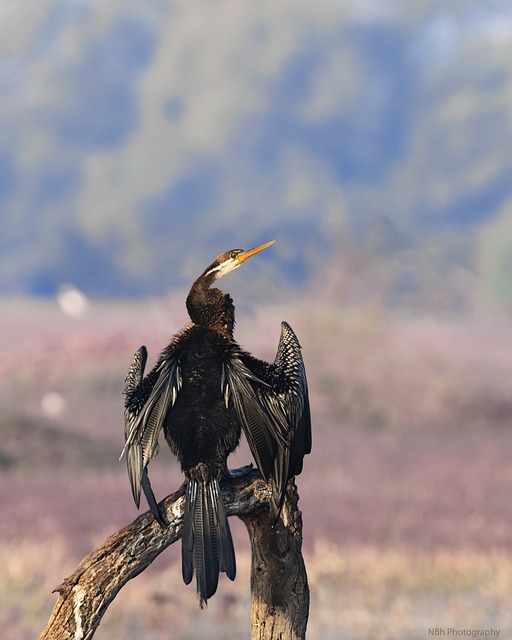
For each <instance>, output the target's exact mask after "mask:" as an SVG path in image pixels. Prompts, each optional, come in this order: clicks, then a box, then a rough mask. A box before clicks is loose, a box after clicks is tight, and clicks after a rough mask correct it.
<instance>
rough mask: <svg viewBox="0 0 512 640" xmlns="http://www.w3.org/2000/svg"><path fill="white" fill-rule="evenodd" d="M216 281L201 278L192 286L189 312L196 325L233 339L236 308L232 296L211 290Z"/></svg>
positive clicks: (209, 278) (206, 277) (207, 277)
mask: <svg viewBox="0 0 512 640" xmlns="http://www.w3.org/2000/svg"><path fill="white" fill-rule="evenodd" d="M214 281H215V278H213V277H211V276H204V275H203V276H201V277H199V278H198V279H197V280H196V281H195V282H194V284H193V285H192V287H191V289H190V291H189V294H188V296H187V302H186V304H187V311H188V313H189V316H190V319H191V320H192V322H193V323H194V324H198V325H200V326H202V327H207V328H209V329H213V330H214V331H218V332H219V333H222V334H224V335H227V336H229V337H233V331H234V327H235V307H234V305H233V300H232V299H231V296H230V295H229V294H227V293H224V292H222V291H221V290H220V289H216V288H213V289H210V286H211V285H212V284H213V282H214Z"/></svg>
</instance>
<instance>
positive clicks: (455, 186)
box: [0, 0, 512, 640]
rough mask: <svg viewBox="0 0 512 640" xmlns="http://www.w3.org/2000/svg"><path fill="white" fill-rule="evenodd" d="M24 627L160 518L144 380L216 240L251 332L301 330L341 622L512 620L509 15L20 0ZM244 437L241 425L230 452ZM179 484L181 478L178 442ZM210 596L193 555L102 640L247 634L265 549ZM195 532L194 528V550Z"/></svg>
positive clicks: (13, 293)
mask: <svg viewBox="0 0 512 640" xmlns="http://www.w3.org/2000/svg"><path fill="white" fill-rule="evenodd" d="M0 16H1V20H0V86H1V92H2V100H1V101H0V203H1V208H0V222H1V234H0V373H1V384H0V434H1V438H0V477H1V483H0V486H1V489H0V506H1V511H2V518H0V557H1V565H2V567H3V570H2V577H1V578H0V594H1V597H0V627H1V628H2V629H5V633H6V634H7V635H6V637H9V638H13V639H14V640H18V639H23V640H24V639H25V638H27V639H28V638H33V637H36V636H37V634H38V633H40V632H41V631H42V629H43V627H44V625H45V623H46V620H47V619H48V617H49V615H50V612H51V609H52V606H53V604H54V602H55V595H52V594H51V591H52V589H54V588H55V587H56V586H57V585H58V584H60V582H61V581H62V580H63V578H64V577H65V576H67V575H68V574H70V573H71V572H72V571H73V570H74V568H75V567H76V564H77V563H78V561H79V560H80V559H81V558H82V557H83V556H84V555H85V554H87V553H89V552H90V551H91V550H92V549H93V548H94V547H95V546H97V545H98V544H99V543H100V542H101V541H102V540H103V539H104V538H105V537H106V536H107V535H109V534H110V533H112V532H114V531H115V530H117V529H118V528H120V527H122V526H124V525H125V524H127V523H128V522H130V521H131V520H132V519H133V518H134V517H135V516H136V515H137V512H136V509H135V507H134V505H133V503H132V499H131V493H130V489H129V484H128V480H127V477H126V472H125V466H124V462H118V457H119V453H120V451H121V449H122V445H123V442H122V440H123V420H122V410H123V398H122V395H121V390H122V386H123V381H124V376H125V373H126V370H127V367H128V365H129V363H130V360H131V356H132V353H133V352H134V351H135V350H136V349H137V348H138V347H139V345H140V344H146V345H147V346H148V349H149V351H150V360H151V362H150V364H151V363H152V362H154V359H155V358H156V357H157V355H158V353H159V351H160V350H161V349H162V348H163V346H165V345H166V343H167V342H168V340H169V339H170V338H171V337H172V335H173V334H174V333H176V332H178V331H179V330H180V329H181V328H182V327H183V326H184V325H185V324H186V323H187V322H188V318H187V314H186V310H185V305H184V299H185V296H186V293H187V290H188V287H189V286H190V284H191V283H192V281H193V280H194V279H195V278H196V277H197V276H198V275H199V274H200V273H201V272H202V271H203V269H204V268H205V267H206V266H207V265H208V264H210V263H211V262H212V260H213V259H214V258H215V256H216V255H217V254H219V253H221V252H222V251H225V250H227V249H231V248H236V247H240V248H246V249H247V248H250V247H252V246H255V245H257V244H260V243H262V242H265V241H268V240H271V239H276V241H277V242H276V244H275V245H274V246H273V247H272V248H271V249H269V250H268V251H266V252H265V253H264V254H261V255H260V256H258V257H256V258H255V259H254V260H251V261H250V262H249V263H247V265H246V266H244V268H243V269H241V270H239V271H237V272H236V273H235V274H232V275H230V276H229V278H226V280H225V281H222V288H224V290H226V291H229V292H230V293H231V294H232V295H233V297H234V300H235V305H236V308H237V321H238V324H237V334H236V335H237V339H238V340H239V342H240V343H241V344H242V345H243V346H244V347H245V348H247V349H248V350H250V351H251V352H253V353H254V355H256V356H258V357H261V358H265V359H268V360H272V359H273V356H274V353H275V349H276V346H277V342H278V339H279V331H280V326H279V323H280V321H281V320H283V319H286V320H287V321H289V322H290V323H291V324H292V326H293V327H294V329H295V330H296V332H297V333H298V335H299V338H300V340H301V342H302V344H303V348H304V357H305V359H306V365H307V369H308V375H309V380H310V393H311V401H312V411H313V422H314V425H313V426H314V450H313V453H312V454H311V455H310V456H309V458H308V459H307V461H306V465H305V469H304V472H303V475H302V476H301V477H300V478H299V479H298V485H299V492H300V494H301V508H302V509H303V514H304V523H305V524H304V546H305V556H306V562H307V565H308V571H309V578H310V586H311V592H312V606H311V616H310V625H309V637H311V638H318V639H319V640H320V639H321V640H331V639H333V640H334V639H336V640H340V639H342V640H343V639H356V640H365V639H370V638H376V637H379V638H382V639H384V640H385V639H386V638H390V639H391V638H397V637H400V638H403V639H405V640H413V639H423V638H426V637H428V635H429V629H448V628H456V629H491V628H494V629H499V630H500V631H501V635H500V637H507V635H509V634H512V613H511V611H512V607H510V592H511V589H512V558H511V556H510V553H511V550H512V534H511V530H512V505H511V504H510V500H509V499H508V496H509V495H510V491H511V490H512V469H511V465H510V459H511V456H512V436H511V434H510V424H511V422H512V395H511V389H512V330H511V327H510V320H511V316H512V277H511V274H512V154H511V149H512V6H511V5H510V3H509V2H508V1H507V0H494V1H492V0H488V1H486V0H475V1H473V0H462V1H458V0H451V1H450V2H437V1H436V0H416V2H414V3H410V2H405V1H404V0H395V1H392V0H390V1H389V2H387V3H382V2H380V1H379V0H364V1H360V2H348V1H347V0H318V1H317V2H314V3H312V2H305V1H302V0H298V1H296V2H289V1H288V0H274V2H266V1H261V2H257V3H240V2H237V1H235V0H217V1H216V2H208V1H206V0H205V1H193V2H188V3H185V2H173V1H170V0H148V1H147V2H145V3H136V2H131V1H128V2H122V3H121V2H116V1H115V0H103V1H102V2H97V1H95V0H59V1H53V0H37V2H36V1H35V0H19V1H18V2H16V3H5V2H4V3H2V6H1V7H0ZM248 456H249V454H248V450H247V448H246V447H245V446H244V445H242V447H241V449H240V452H239V453H237V454H236V459H235V460H234V461H233V465H232V466H235V465H236V464H243V463H244V462H246V461H247V457H248ZM151 477H152V482H153V485H154V487H155V489H156V493H157V495H158V497H159V498H163V497H164V496H165V495H167V494H168V493H170V492H172V491H174V490H175V489H177V488H178V486H179V485H180V484H181V481H182V477H181V474H180V470H179V468H178V467H177V464H176V462H175V461H174V460H173V458H172V456H171V455H170V453H168V452H167V451H165V450H164V447H162V452H161V454H160V456H159V459H157V460H155V461H154V462H153V463H152V468H151ZM232 526H233V530H234V536H235V542H236V546H237V558H238V564H239V572H238V573H239V575H238V577H237V581H236V582H235V583H234V584H231V583H229V584H228V582H227V581H221V583H220V585H219V591H218V593H217V595H216V596H215V598H214V599H212V601H211V603H209V606H208V610H206V611H203V612H201V613H200V614H199V613H198V611H197V607H198V605H197V601H196V596H195V590H194V588H193V587H190V588H186V587H185V586H184V585H183V584H182V582H181V577H180V565H179V548H177V549H174V548H173V549H170V550H168V551H166V552H165V553H164V554H163V557H160V558H159V559H158V560H157V561H156V562H155V563H154V565H153V566H152V567H150V568H149V569H148V570H147V571H146V572H145V573H144V574H143V575H141V576H139V577H138V578H136V579H135V580H134V581H133V582H132V583H130V584H128V585H127V586H126V587H125V588H124V589H123V590H122V592H121V593H120V595H119V596H118V598H117V599H116V601H115V602H114V603H113V605H112V606H111V608H110V609H109V610H108V612H107V614H106V616H105V618H104V620H103V622H102V625H101V626H100V628H99V630H98V632H97V634H96V637H97V638H100V639H102V638H105V639H106V638H147V639H150V640H152V639H159V640H160V639H164V638H165V639H167V638H171V637H172V638H180V639H185V638H197V637H201V635H207V636H208V637H209V638H246V637H247V633H248V627H249V606H250V601H249V600H250V593H249V553H250V546H249V543H248V540H247V534H246V531H245V529H244V527H243V525H241V523H239V522H238V521H235V520H233V523H232ZM178 546H179V545H177V547H178Z"/></svg>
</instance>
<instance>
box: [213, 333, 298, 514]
mask: <svg viewBox="0 0 512 640" xmlns="http://www.w3.org/2000/svg"><path fill="white" fill-rule="evenodd" d="M221 386H222V392H223V394H224V398H225V401H226V404H227V405H228V406H229V402H232V403H233V407H234V409H235V411H236V413H237V416H238V418H239V420H240V422H241V424H242V427H243V430H244V433H245V435H246V438H247V440H248V442H249V446H250V448H251V452H252V454H253V456H254V458H255V460H256V463H257V465H258V468H259V469H260V472H261V474H262V475H263V477H264V478H265V479H266V480H267V481H269V482H270V484H271V489H272V501H271V517H272V519H273V520H274V521H276V520H277V518H278V517H279V513H280V510H281V507H282V504H283V500H284V496H285V493H286V485H287V483H288V480H290V478H292V477H293V476H294V475H297V474H299V473H300V472H301V471H302V463H303V458H304V456H305V455H306V454H308V453H309V452H310V451H311V418H310V409H309V400H308V386H307V378H306V369H305V367H304V361H303V358H302V350H301V346H300V344H299V341H298V340H297V336H296V335H295V333H294V332H293V330H292V328H291V327H290V325H289V324H287V323H286V322H283V323H282V325H281V337H280V340H279V345H278V349H277V354H276V358H275V360H274V362H273V364H267V363H265V362H263V361H261V360H258V359H256V358H253V357H252V356H251V355H249V354H248V353H245V352H242V351H236V352H235V351H234V352H233V353H232V354H231V355H230V357H229V358H228V360H227V361H226V362H225V364H224V370H223V376H222V382H221Z"/></svg>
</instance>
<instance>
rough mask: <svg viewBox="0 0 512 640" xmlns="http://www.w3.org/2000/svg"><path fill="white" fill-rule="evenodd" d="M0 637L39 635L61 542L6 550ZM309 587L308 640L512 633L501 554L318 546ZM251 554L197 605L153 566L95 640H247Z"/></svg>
mask: <svg viewBox="0 0 512 640" xmlns="http://www.w3.org/2000/svg"><path fill="white" fill-rule="evenodd" d="M0 562H1V563H2V567H3V573H2V578H1V580H0V599H1V602H2V605H1V608H0V624H1V627H2V629H3V636H4V637H6V638H12V639H16V640H25V639H27V640H28V639H29V638H34V637H36V636H37V634H38V633H39V632H40V631H41V630H42V628H43V626H44V624H45V622H46V620H47V618H48V616H49V612H50V610H51V606H52V603H53V601H54V599H55V596H52V595H50V591H51V590H52V588H54V587H55V584H54V582H53V583H52V582H51V580H50V579H49V577H48V576H49V575H50V573H52V572H49V571H48V566H49V565H50V564H51V565H53V566H57V565H58V566H60V567H61V568H62V569H64V567H65V566H66V565H67V568H68V570H69V571H71V569H72V567H70V566H69V562H67V561H66V559H65V553H64V552H63V547H62V546H61V545H60V544H59V543H58V542H55V541H54V542H50V541H45V542H44V543H43V544H36V543H25V544H22V545H4V546H3V547H2V548H0ZM306 562H307V568H308V575H309V581H310V588H311V614H310V621H309V627H308V637H309V638H311V639H313V640H314V639H318V640H343V639H347V640H348V639H350V640H374V639H375V638H379V639H381V640H387V639H389V640H395V639H396V638H400V639H401V640H416V639H417V640H420V639H426V638H428V637H429V636H428V628H434V627H442V628H448V627H455V628H459V629H486V628H487V629H488V628H491V627H492V628H494V629H499V630H500V631H501V634H500V637H501V638H508V637H510V634H512V610H511V607H510V593H511V592H512V559H511V557H510V556H509V555H508V554H505V553H501V552H491V553H482V552H480V553H479V552H474V551H473V552H471V551H463V550H459V551H457V552H446V551H433V552H412V551H407V550H405V549H390V550H386V549H381V548H377V547H375V546H372V547H341V548H338V547H335V546H333V545H331V544H327V543H321V542H319V543H318V544H317V545H316V548H315V551H314V552H313V553H310V554H307V556H306ZM248 572H249V558H248V556H247V554H246V553H239V554H238V576H237V579H236V581H235V582H234V583H230V582H229V581H227V580H224V579H223V580H222V581H221V584H220V588H219V592H218V593H217V594H216V596H215V598H213V599H212V600H211V601H210V603H209V605H208V608H207V609H206V610H204V611H200V610H199V607H198V604H197V600H196V597H195V593H194V589H193V587H192V586H191V587H188V588H187V587H185V586H184V585H183V583H182V581H181V575H180V565H179V562H177V561H176V559H174V560H173V561H172V563H170V564H168V565H167V566H164V567H162V568H160V569H159V570H157V571H152V572H147V573H146V574H143V575H141V576H139V577H137V578H136V579H135V580H133V581H132V582H131V583H129V584H128V585H126V587H125V588H124V589H123V591H122V592H121V593H120V594H119V596H118V598H117V599H116V601H114V603H113V604H112V605H111V607H110V609H109V610H108V611H107V613H106V615H105V617H104V619H103V621H102V623H101V625H100V628H99V630H98V632H97V634H96V636H95V637H96V638H98V640H102V639H105V640H106V639H111V638H124V639H126V640H132V639H133V640H135V639H139V638H144V639H146V640H153V639H155V640H156V639H158V640H160V639H161V640H163V639H164V638H165V639H168V638H169V639H170V638H174V639H176V640H188V639H193V638H200V637H208V638H212V639H213V640H222V639H224V640H235V639H240V640H241V639H242V638H247V630H248V627H249V618H250V611H249V609H250V602H249V591H248V584H249V575H248Z"/></svg>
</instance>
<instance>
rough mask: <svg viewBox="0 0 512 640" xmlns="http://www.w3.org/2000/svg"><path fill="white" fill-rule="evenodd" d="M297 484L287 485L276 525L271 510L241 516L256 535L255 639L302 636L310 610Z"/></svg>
mask: <svg viewBox="0 0 512 640" xmlns="http://www.w3.org/2000/svg"><path fill="white" fill-rule="evenodd" d="M298 500H299V494H298V492H297V487H296V485H295V482H293V481H291V482H290V483H289V485H288V493H287V495H286V500H285V504H284V505H283V510H282V512H281V518H280V519H279V521H278V522H277V524H276V526H275V528H274V527H272V525H271V524H270V520H269V517H268V513H267V512H266V511H259V512H258V513H251V514H250V515H249V516H241V518H242V520H243V521H244V522H245V524H246V526H247V530H248V532H249V537H250V539H251V548H252V561H251V626H252V640H273V639H274V638H279V639H282V640H285V639H286V640H302V639H303V638H305V637H306V626H307V623H308V614H309V586H308V578H307V574H306V567H305V564H304V559H303V557H302V513H301V512H300V511H299V509H298V506H297V503H298Z"/></svg>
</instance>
